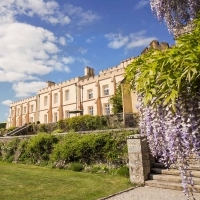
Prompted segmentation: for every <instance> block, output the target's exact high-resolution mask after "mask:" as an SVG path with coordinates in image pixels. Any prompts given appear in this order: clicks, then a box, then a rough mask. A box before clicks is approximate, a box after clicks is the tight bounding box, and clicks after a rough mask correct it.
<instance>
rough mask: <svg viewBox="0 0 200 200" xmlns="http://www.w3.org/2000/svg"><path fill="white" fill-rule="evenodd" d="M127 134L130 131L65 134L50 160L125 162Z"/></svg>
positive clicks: (85, 162)
mask: <svg viewBox="0 0 200 200" xmlns="http://www.w3.org/2000/svg"><path fill="white" fill-rule="evenodd" d="M129 134H130V132H120V133H119V132H108V133H99V134H85V135H79V134H74V133H70V134H67V135H66V136H64V138H63V140H60V142H58V143H57V145H55V147H54V150H53V152H52V154H51V161H52V162H53V163H54V162H56V163H57V162H59V161H60V160H61V161H64V163H71V162H79V163H82V164H88V165H91V164H95V163H107V164H110V165H121V164H123V163H126V162H127V147H126V136H127V135H129ZM132 134H133V133H132Z"/></svg>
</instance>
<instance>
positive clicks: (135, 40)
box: [105, 30, 157, 50]
mask: <svg viewBox="0 0 200 200" xmlns="http://www.w3.org/2000/svg"><path fill="white" fill-rule="evenodd" d="M145 33H146V31H145V30H142V31H139V32H136V33H131V34H129V35H127V36H123V35H122V34H115V33H109V34H106V35H105V38H106V39H108V41H109V43H108V47H109V48H111V49H119V48H122V47H124V48H125V49H126V50H130V49H133V48H136V47H143V46H148V45H149V43H150V42H151V41H152V40H155V39H157V38H156V37H147V36H145Z"/></svg>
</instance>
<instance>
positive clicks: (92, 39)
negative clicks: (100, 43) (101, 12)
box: [86, 36, 95, 43]
mask: <svg viewBox="0 0 200 200" xmlns="http://www.w3.org/2000/svg"><path fill="white" fill-rule="evenodd" d="M94 40H95V36H92V37H90V38H88V39H87V40H86V43H92V42H94Z"/></svg>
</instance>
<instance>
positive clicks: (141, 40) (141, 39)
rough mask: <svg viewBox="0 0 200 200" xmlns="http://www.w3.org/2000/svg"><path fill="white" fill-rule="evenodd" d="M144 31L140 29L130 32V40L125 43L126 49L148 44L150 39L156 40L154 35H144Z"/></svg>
mask: <svg viewBox="0 0 200 200" xmlns="http://www.w3.org/2000/svg"><path fill="white" fill-rule="evenodd" d="M145 33H146V31H144V30H143V31H140V32H137V33H132V34H130V42H129V43H128V44H127V46H126V49H133V48H135V47H144V46H148V45H149V43H150V42H151V41H152V40H156V39H157V38H156V37H145Z"/></svg>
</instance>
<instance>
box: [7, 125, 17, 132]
mask: <svg viewBox="0 0 200 200" xmlns="http://www.w3.org/2000/svg"><path fill="white" fill-rule="evenodd" d="M16 128H17V127H15V126H11V127H9V128H8V129H7V131H8V132H11V131H13V130H15V129H16Z"/></svg>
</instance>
